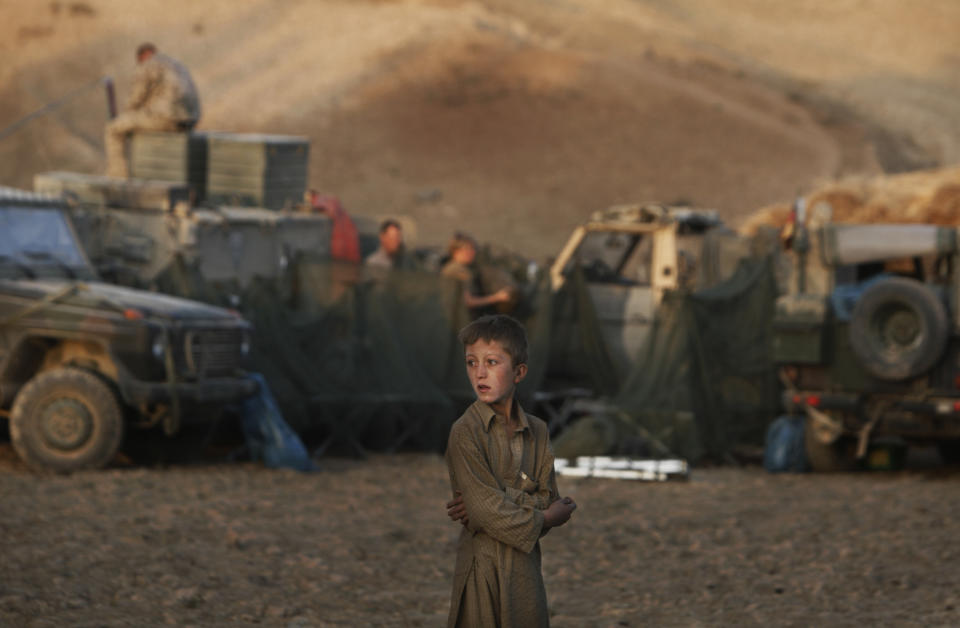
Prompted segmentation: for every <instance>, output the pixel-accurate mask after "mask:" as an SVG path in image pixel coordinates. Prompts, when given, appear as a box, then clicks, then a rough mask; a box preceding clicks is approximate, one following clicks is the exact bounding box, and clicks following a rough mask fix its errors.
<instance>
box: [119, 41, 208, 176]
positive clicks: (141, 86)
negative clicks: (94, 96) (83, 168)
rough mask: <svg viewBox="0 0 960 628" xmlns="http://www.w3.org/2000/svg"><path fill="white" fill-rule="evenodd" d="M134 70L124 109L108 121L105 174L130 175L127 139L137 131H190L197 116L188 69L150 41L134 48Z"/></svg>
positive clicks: (195, 92) (198, 105)
mask: <svg viewBox="0 0 960 628" xmlns="http://www.w3.org/2000/svg"><path fill="white" fill-rule="evenodd" d="M136 56H137V73H136V76H135V77H134V82H133V90H132V91H131V93H130V98H129V100H128V101H127V108H126V111H124V112H123V113H121V114H120V115H118V116H117V117H116V118H114V119H113V120H111V121H110V122H108V123H107V128H106V131H105V133H104V144H105V147H106V151H107V175H109V176H112V177H123V178H126V177H128V176H129V168H128V166H127V158H126V142H127V138H128V137H129V136H130V135H132V134H133V133H135V132H137V131H189V130H190V129H192V128H193V127H195V126H196V125H197V121H198V120H199V119H200V97H199V96H198V95H197V88H196V87H195V86H194V84H193V78H191V76H190V72H189V71H187V68H186V67H184V66H183V64H181V63H180V62H179V61H176V60H174V59H171V58H170V57H168V56H167V55H165V54H163V53H161V52H157V48H156V46H154V45H153V44H150V43H145V44H141V45H140V46H139V47H138V48H137V54H136Z"/></svg>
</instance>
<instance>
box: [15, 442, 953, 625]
mask: <svg viewBox="0 0 960 628" xmlns="http://www.w3.org/2000/svg"><path fill="white" fill-rule="evenodd" d="M321 463H322V470H321V471H319V472H316V473H311V474H300V473H296V472H290V471H273V470H267V469H264V468H263V467H260V466H258V465H254V464H231V465H227V464H223V465H202V466H183V467H174V468H165V469H155V468H131V469H111V470H106V471H102V472H91V473H79V474H76V475H73V476H45V475H34V474H31V473H29V472H27V471H25V470H24V469H23V468H22V467H21V466H20V465H19V464H18V463H17V462H16V460H15V458H14V457H13V455H12V452H11V451H10V448H9V444H3V445H0V504H2V508H0V556H2V557H3V569H2V570H0V625H3V626H24V627H48V626H49V627H54V626H57V627H59V626H75V627H91V628H92V627H94V626H109V627H119V626H138V627H139V626H163V625H171V626H231V627H235V626H281V627H289V628H294V627H307V626H351V627H353V626H398V627H402V626H442V625H444V619H445V613H446V610H447V604H448V599H449V586H450V582H451V571H452V566H453V556H454V542H455V538H456V534H457V529H456V525H454V524H451V523H449V522H448V521H446V520H445V515H444V510H443V502H444V501H445V499H446V495H447V481H446V477H445V471H444V467H443V463H442V460H441V459H440V457H439V456H436V455H409V456H383V457H381V456H377V457H374V458H371V459H369V460H366V461H352V460H343V459H328V460H323V461H321ZM560 485H561V492H563V493H564V494H569V495H571V496H573V497H574V498H575V499H576V500H577V502H578V504H579V505H580V507H579V509H578V510H577V512H576V514H575V516H574V518H573V520H572V523H571V524H570V525H569V526H567V527H565V528H562V529H558V530H555V531H554V532H553V533H551V534H550V535H549V536H548V537H546V538H545V539H544V541H543V551H544V567H543V568H544V574H545V580H546V585H547V592H548V596H549V600H550V608H551V614H552V625H553V626H554V627H555V628H564V627H566V628H581V627H584V626H586V627H590V626H598V627H614V626H749V625H764V626H811V625H820V626H851V627H853V626H955V625H958V624H960V595H958V591H960V572H958V570H957V569H956V568H955V565H956V562H957V561H958V560H960V535H958V534H957V521H958V519H960V501H958V500H957V499H956V495H957V491H958V488H960V474H958V473H957V472H946V471H942V470H941V471H924V470H913V471H907V472H900V473H862V474H852V475H813V474H809V475H770V474H767V473H766V472H764V471H762V470H760V469H756V468H747V469H703V470H695V471H694V472H693V474H692V476H691V479H690V480H689V481H688V482H671V483H664V484H647V483H634V482H626V481H610V480H571V479H565V478H561V481H560Z"/></svg>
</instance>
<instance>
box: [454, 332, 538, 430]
mask: <svg viewBox="0 0 960 628" xmlns="http://www.w3.org/2000/svg"><path fill="white" fill-rule="evenodd" d="M465 349H466V361H467V376H468V377H469V378H470V385H471V386H473V392H475V393H476V394H477V399H479V400H480V401H482V402H484V403H486V404H487V405H489V406H490V407H492V408H493V409H494V410H496V411H497V412H501V413H506V411H507V409H508V407H509V405H510V403H512V401H513V391H514V389H515V388H516V387H517V384H518V383H520V380H522V379H523V378H524V377H526V375H527V365H526V364H517V365H514V364H513V360H512V359H511V358H510V354H509V353H507V352H506V351H505V350H504V348H503V345H502V344H501V343H500V341H498V340H491V341H489V342H488V341H486V340H483V339H480V340H477V341H476V342H475V343H473V344H472V345H467V346H466V347H465Z"/></svg>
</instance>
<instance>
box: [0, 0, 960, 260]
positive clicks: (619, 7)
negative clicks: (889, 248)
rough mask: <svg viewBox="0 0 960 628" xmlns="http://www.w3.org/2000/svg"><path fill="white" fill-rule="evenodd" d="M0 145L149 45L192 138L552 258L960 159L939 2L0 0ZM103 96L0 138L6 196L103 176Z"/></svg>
mask: <svg viewBox="0 0 960 628" xmlns="http://www.w3.org/2000/svg"><path fill="white" fill-rule="evenodd" d="M0 18H3V19H0V42H3V43H0V54H2V56H3V58H4V60H5V62H4V64H3V66H2V67H0V81H2V82H0V128H2V127H5V126H6V125H7V124H9V123H10V122H12V121H14V120H16V119H17V118H19V117H20V116H22V115H25V114H26V113H28V112H30V111H33V110H35V109H36V108H38V107H40V106H42V105H43V104H44V103H46V102H49V101H51V100H53V99H56V98H59V97H61V96H62V95H64V94H66V93H68V92H70V91H71V90H73V89H76V88H80V87H83V86H85V85H88V84H89V83H90V82H91V81H95V80H96V79H97V77H99V76H102V75H105V74H109V75H112V76H114V77H116V79H117V82H118V89H119V92H120V94H121V95H123V94H125V93H126V89H127V87H128V85H129V79H130V76H131V73H132V70H133V63H132V49H133V48H134V47H135V45H136V44H137V43H139V42H140V41H141V40H144V39H150V40H153V41H155V42H156V43H157V44H158V45H159V46H161V48H163V49H165V50H167V51H168V52H170V53H171V54H172V55H174V56H176V57H179V58H180V59H182V60H184V61H185V62H186V63H188V64H189V65H190V67H191V68H192V69H193V72H194V74H195V78H196V80H197V82H198V84H199V86H200V89H201V92H202V96H203V100H204V108H205V114H204V118H203V120H202V122H201V127H202V128H206V129H218V130H233V131H261V132H277V133H295V134H302V135H306V136H309V137H310V139H311V140H312V156H311V169H310V177H311V185H312V186H313V187H316V188H318V189H321V190H323V191H326V192H330V193H335V194H338V195H339V196H340V197H341V198H342V199H343V200H344V202H345V204H346V206H347V207H348V209H350V210H351V211H354V212H357V213H362V214H368V215H383V214H387V213H404V214H409V215H411V216H412V217H414V218H415V219H416V220H417V223H418V225H419V230H420V233H419V239H420V241H421V242H430V243H439V242H442V241H443V240H444V239H445V238H446V237H447V236H448V235H449V234H450V232H451V231H452V230H453V229H455V228H460V229H467V230H471V231H473V232H474V233H475V234H476V235H477V236H478V237H480V238H481V239H484V240H487V239H493V238H502V239H503V241H504V243H505V244H507V245H508V246H510V247H512V248H515V249H522V250H524V251H526V252H528V253H529V254H530V255H531V256H534V257H542V256H545V255H548V254H550V253H552V252H554V251H556V249H557V247H558V246H559V244H560V242H561V241H562V239H563V238H564V237H565V235H566V234H567V233H568V231H569V229H570V228H571V227H572V226H573V225H574V224H575V223H576V222H577V221H579V220H582V219H583V217H585V216H586V215H588V214H589V213H590V212H591V211H593V210H594V209H597V208H600V207H603V206H605V205H607V204H610V203H614V202H623V201H634V200H638V201H662V202H673V201H688V202H692V203H696V204H700V205H706V206H712V207H717V208H718V209H720V210H721V211H722V212H723V213H724V215H726V216H727V217H728V219H730V220H731V221H733V222H736V221H738V220H739V219H740V218H741V217H742V216H745V215H746V214H748V213H750V212H751V211H752V210H753V209H754V208H756V207H760V206H763V205H767V204H770V203H774V202H777V201H781V200H784V199H788V198H790V197H791V196H792V195H793V194H795V193H796V192H797V191H798V190H804V189H809V188H810V187H811V186H812V185H813V183H814V182H817V181H821V180H824V179H831V178H834V177H836V176H840V175H847V174H867V175H870V174H877V173H880V172H882V171H883V170H903V169H911V168H913V167H916V166H920V165H924V166H925V165H936V164H950V163H956V162H957V161H958V159H960V148H958V147H960V131H958V130H957V129H956V128H955V127H956V125H955V124H952V121H953V120H956V119H957V117H958V116H957V114H958V113H960V104H958V103H960V81H958V78H957V75H956V72H954V71H952V70H951V68H953V67H954V66H955V61H956V59H957V58H958V56H960V54H958V53H960V44H958V43H956V41H955V40H956V38H955V37H950V36H949V34H950V32H951V27H950V25H951V24H953V25H956V24H958V23H960V6H958V5H956V4H954V3H951V2H949V1H947V0H943V1H941V2H935V1H932V0H931V1H928V2H923V3H912V4H911V5H910V7H909V8H905V7H903V6H902V5H901V3H898V2H895V1H894V0H872V1H871V2H853V0H847V1H840V2H836V1H834V2H828V1H827V0H806V1H803V2H796V3H790V5H789V8H787V5H785V4H781V3H765V2H760V1H759V0H736V1H735V2H729V3H724V4H723V7H722V9H721V7H720V5H717V4H716V3H710V2H704V1H702V0H700V1H695V0H679V1H677V2H671V3H663V2H659V1H657V0H642V1H627V0H596V1H593V2H588V1H587V0H562V1H560V0H558V1H556V2H523V3H516V2H508V1H507V0H485V1H483V2H458V1H455V0H433V1H430V0H419V1H418V0H407V1H388V0H380V1H374V0H370V1H361V0H357V1H342V2H332V1H327V2H310V1H307V0H295V1H291V2H285V3H273V2H267V1H266V0H248V1H246V2H226V1H223V0H220V1H208V2H202V3H197V2H186V1H184V0H166V1H160V0H146V1H143V2H138V3H137V4H136V8H131V7H130V5H128V4H127V3H121V2H120V1H119V0H84V1H80V2H48V3H34V2H27V1H26V0H22V1H21V0H0ZM104 119H105V107H104V104H103V96H102V94H101V93H99V92H98V91H97V90H96V89H90V90H87V91H86V92H83V93H82V94H81V95H79V96H78V97H76V98H74V99H72V100H70V101H69V102H68V103H67V104H66V105H65V106H64V107H63V108H61V109H59V110H58V111H57V112H56V113H55V114H51V115H48V116H45V117H43V118H39V119H36V120H34V121H32V122H30V123H29V124H27V125H25V126H24V127H23V128H22V129H21V130H19V131H18V132H17V133H15V134H14V135H12V136H10V137H9V138H7V139H6V140H3V141H0V183H4V184H13V185H21V186H29V185H30V180H31V177H32V174H33V173H34V172H36V171H41V170H49V169H66V168H70V169H76V170H81V171H89V172H98V171H100V169H101V168H102V146H101V139H100V133H101V127H102V123H103V121H104Z"/></svg>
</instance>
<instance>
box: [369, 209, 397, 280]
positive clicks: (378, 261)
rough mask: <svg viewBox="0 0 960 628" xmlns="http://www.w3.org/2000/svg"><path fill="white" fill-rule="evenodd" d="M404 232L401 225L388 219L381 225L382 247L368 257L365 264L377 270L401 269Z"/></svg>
mask: <svg viewBox="0 0 960 628" xmlns="http://www.w3.org/2000/svg"><path fill="white" fill-rule="evenodd" d="M403 256H404V246H403V230H402V229H401V227H400V223H399V222H397V221H396V220H394V219H393V218H387V219H386V220H384V221H383V222H382V223H380V247H379V248H378V249H377V250H376V251H374V252H373V253H371V254H370V255H368V256H367V258H366V259H365V260H364V263H365V264H366V265H367V266H374V267H377V268H384V269H394V268H400V267H401V266H402V263H403V261H404V260H403Z"/></svg>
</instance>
